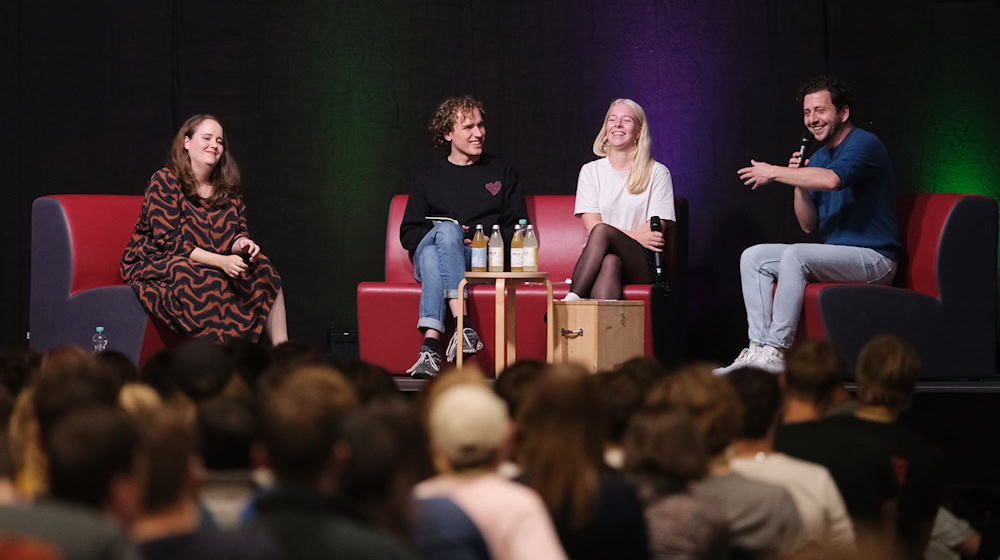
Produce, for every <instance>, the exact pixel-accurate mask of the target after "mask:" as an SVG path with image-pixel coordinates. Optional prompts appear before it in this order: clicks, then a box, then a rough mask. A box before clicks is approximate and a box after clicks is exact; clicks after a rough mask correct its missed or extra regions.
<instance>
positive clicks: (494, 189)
mask: <svg viewBox="0 0 1000 560" xmlns="http://www.w3.org/2000/svg"><path fill="white" fill-rule="evenodd" d="M500 186H501V185H500V181H493V182H492V183H486V190H488V191H490V194H492V195H493V196H496V195H497V193H498V192H500Z"/></svg>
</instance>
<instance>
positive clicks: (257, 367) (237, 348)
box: [226, 338, 271, 387]
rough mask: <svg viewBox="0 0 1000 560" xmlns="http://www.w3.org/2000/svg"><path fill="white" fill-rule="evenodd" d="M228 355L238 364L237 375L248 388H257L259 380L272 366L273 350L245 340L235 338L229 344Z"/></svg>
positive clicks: (227, 347)
mask: <svg viewBox="0 0 1000 560" xmlns="http://www.w3.org/2000/svg"><path fill="white" fill-rule="evenodd" d="M226 354H227V355H228V356H229V359H231V360H232V361H233V363H234V364H236V373H237V374H238V375H239V376H240V377H241V378H242V379H243V381H245V382H246V384H247V386H248V387H254V386H256V385H257V379H258V378H259V377H260V375H261V374H262V373H264V370H266V369H267V367H268V366H269V365H271V348H270V347H269V346H267V345H265V344H262V343H260V342H257V343H254V342H250V341H249V340H247V339H245V338H234V339H232V340H230V341H229V342H227V343H226Z"/></svg>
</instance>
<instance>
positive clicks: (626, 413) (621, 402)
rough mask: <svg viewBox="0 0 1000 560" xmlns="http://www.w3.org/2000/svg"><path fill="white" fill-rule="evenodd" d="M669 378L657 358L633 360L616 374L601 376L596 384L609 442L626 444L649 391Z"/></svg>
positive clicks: (612, 372) (608, 372) (596, 378)
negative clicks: (627, 433)
mask: <svg viewBox="0 0 1000 560" xmlns="http://www.w3.org/2000/svg"><path fill="white" fill-rule="evenodd" d="M666 376H667V372H666V371H665V370H664V369H663V366H661V365H660V363H659V362H658V361H657V360H656V359H655V358H648V357H637V358H632V359H631V360H628V361H627V362H625V363H623V364H622V365H621V366H619V367H618V369H616V370H614V371H604V372H601V373H599V374H597V376H596V377H595V381H596V383H597V391H598V394H599V395H600V396H601V410H602V412H603V415H602V416H603V418H604V424H605V427H604V437H605V438H606V439H607V440H608V441H610V442H614V443H621V442H622V440H623V439H624V438H625V429H626V428H627V427H628V423H629V418H630V417H631V416H632V413H633V412H634V411H636V410H638V409H639V408H640V407H641V406H642V403H643V401H644V400H645V399H646V395H647V394H649V389H650V388H651V387H652V386H653V385H654V384H656V382H657V381H659V380H661V379H663V378H665V377H666Z"/></svg>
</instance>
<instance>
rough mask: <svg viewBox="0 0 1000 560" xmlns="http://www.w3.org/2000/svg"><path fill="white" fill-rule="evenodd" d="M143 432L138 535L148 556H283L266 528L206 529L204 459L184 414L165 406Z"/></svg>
mask: <svg viewBox="0 0 1000 560" xmlns="http://www.w3.org/2000/svg"><path fill="white" fill-rule="evenodd" d="M139 431H140V442H141V445H140V453H141V456H142V457H143V459H144V463H145V465H146V476H145V477H144V482H145V484H144V488H143V489H144V500H143V508H142V512H141V514H140V515H139V516H138V518H137V519H136V521H135V523H134V524H133V525H132V536H133V538H134V539H135V540H136V541H137V542H138V543H140V545H141V550H142V554H143V557H144V558H145V559H146V560H158V559H163V560H173V559H175V558H184V559H191V560H198V559H206V560H207V559H215V558H245V559H261V560H263V559H268V558H277V549H276V546H275V544H274V543H273V542H272V541H271V540H270V539H269V538H268V537H267V536H266V535H264V534H262V533H255V532H251V531H245V530H239V531H218V530H214V529H203V528H200V514H199V510H198V502H197V492H198V490H197V486H198V482H199V477H200V472H201V462H200V460H199V458H198V454H197V442H196V437H195V430H194V427H193V426H191V425H190V423H189V422H188V421H187V420H186V419H184V418H183V416H181V415H179V414H178V413H177V411H176V410H172V409H169V408H164V409H162V410H160V411H157V412H153V413H152V414H150V415H149V416H147V417H146V418H145V419H144V421H143V422H142V424H141V426H140V428H139Z"/></svg>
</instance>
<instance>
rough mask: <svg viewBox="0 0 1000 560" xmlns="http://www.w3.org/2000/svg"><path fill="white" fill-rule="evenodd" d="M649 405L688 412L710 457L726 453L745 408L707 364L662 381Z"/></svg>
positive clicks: (679, 372) (654, 388)
mask: <svg viewBox="0 0 1000 560" xmlns="http://www.w3.org/2000/svg"><path fill="white" fill-rule="evenodd" d="M647 404H648V405H651V406H666V407H671V408H680V409H682V410H685V411H686V412H687V413H688V414H689V415H690V416H691V418H692V420H694V423H695V426H697V427H698V430H699V431H700V432H701V434H702V437H703V438H704V440H705V448H706V450H707V452H708V454H709V456H710V457H715V456H717V455H720V454H722V453H723V452H725V451H726V448H727V447H728V446H729V443H730V442H732V441H733V439H735V438H736V437H737V435H739V433H740V417H741V416H742V414H743V407H742V405H741V404H740V399H739V397H738V396H737V394H736V391H735V390H734V389H733V388H732V387H731V386H730V385H729V383H728V382H726V381H725V380H724V379H722V378H721V377H720V376H716V375H713V374H712V367H711V366H707V365H704V364H698V365H692V366H688V367H686V368H683V369H681V370H679V371H677V372H676V373H674V374H673V375H671V376H670V377H669V378H667V379H665V380H663V381H661V382H660V383H658V384H657V385H656V386H655V387H653V390H652V392H651V393H650V395H649V399H648V400H647Z"/></svg>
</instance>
